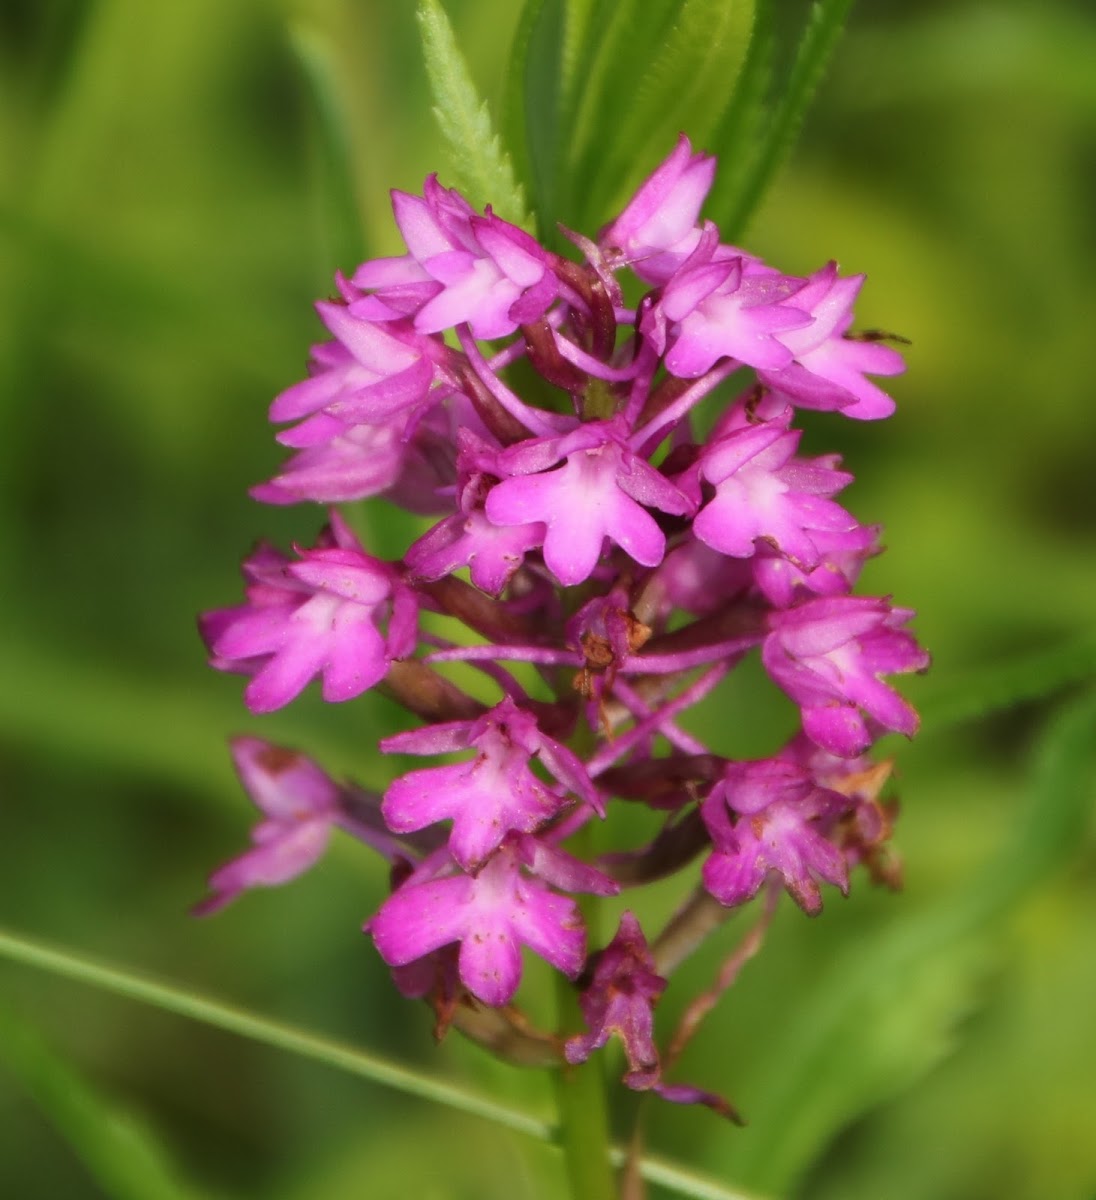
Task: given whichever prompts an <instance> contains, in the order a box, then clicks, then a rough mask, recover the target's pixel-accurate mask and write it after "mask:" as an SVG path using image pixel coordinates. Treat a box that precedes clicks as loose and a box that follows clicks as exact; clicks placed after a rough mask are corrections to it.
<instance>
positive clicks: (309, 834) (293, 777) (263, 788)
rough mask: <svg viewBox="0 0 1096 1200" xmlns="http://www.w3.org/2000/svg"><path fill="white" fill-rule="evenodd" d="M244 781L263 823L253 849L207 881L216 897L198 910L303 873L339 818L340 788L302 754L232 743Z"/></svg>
mask: <svg viewBox="0 0 1096 1200" xmlns="http://www.w3.org/2000/svg"><path fill="white" fill-rule="evenodd" d="M230 745H231V748H232V760H233V762H234V763H235V766H236V773H237V774H238V775H239V777H240V782H241V783H242V784H243V785H244V789H245V791H246V792H247V794H248V795H249V796H250V797H251V799H252V800H253V801H254V802H255V805H256V807H257V808H258V809H259V811H260V812H261V813H262V814H263V820H262V821H260V822H259V824H258V825H256V826H255V828H254V829H253V830H252V832H251V840H252V842H253V843H254V846H253V848H252V849H251V850H248V851H246V852H245V853H244V854H241V855H240V856H239V858H234V859H233V860H232V861H231V862H230V863H227V864H226V865H225V866H223V867H221V868H220V869H219V870H217V871H214V873H213V874H212V875H211V876H210V877H209V888H210V891H211V892H212V893H213V894H212V895H211V896H210V897H209V898H208V899H207V900H203V901H202V903H201V904H199V905H198V906H197V907H196V908H195V909H194V912H195V913H196V914H197V915H199V916H205V915H207V914H208V913H212V912H216V911H217V910H218V909H220V908H223V907H224V906H225V905H226V904H228V903H229V902H230V901H232V900H234V899H235V898H236V897H237V896H238V895H239V894H240V892H242V891H243V890H244V889H245V888H250V887H273V886H274V885H276V884H279V883H286V882H287V881H288V880H290V879H295V878H296V877H297V876H298V875H301V874H303V873H304V872H305V871H307V870H308V868H309V867H311V866H312V865H313V864H314V863H316V862H318V861H319V859H320V857H321V856H322V855H323V852H324V850H326V849H327V843H328V840H329V838H330V835H331V830H332V827H333V826H334V825H336V824H337V823H338V822H339V820H340V818H341V816H342V808H341V805H340V789H339V787H338V786H337V785H336V784H335V783H333V782H332V780H331V779H330V778H329V777H328V776H327V775H326V774H324V772H323V771H321V770H320V768H319V767H318V766H316V764H315V763H314V762H312V761H311V760H309V759H307V758H305V757H304V755H303V754H297V753H295V752H294V751H292V750H284V749H282V748H281V747H280V746H274V745H271V744H270V743H269V742H264V741H263V740H262V739H261V738H256V737H237V738H233V739H232V742H231V743H230Z"/></svg>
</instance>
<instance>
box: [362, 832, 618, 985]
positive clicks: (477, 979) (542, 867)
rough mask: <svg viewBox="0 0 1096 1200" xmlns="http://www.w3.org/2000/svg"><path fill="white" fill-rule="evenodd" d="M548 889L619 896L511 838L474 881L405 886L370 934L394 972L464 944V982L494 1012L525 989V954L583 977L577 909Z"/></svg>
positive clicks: (556, 854) (570, 863)
mask: <svg viewBox="0 0 1096 1200" xmlns="http://www.w3.org/2000/svg"><path fill="white" fill-rule="evenodd" d="M548 883H554V884H556V886H561V887H567V888H569V889H570V890H576V891H577V890H581V891H595V892H597V893H599V894H601V895H611V894H612V893H613V892H615V891H616V890H617V889H616V885H615V884H614V883H612V881H611V880H609V879H607V878H606V877H605V876H604V875H601V874H600V872H597V871H595V870H594V869H593V868H592V867H587V866H585V865H584V864H582V863H579V862H577V861H576V860H574V859H571V858H569V856H567V855H564V854H562V852H560V851H558V850H557V851H550V850H549V849H548V848H547V847H545V846H543V845H541V844H540V843H537V842H534V841H533V839H531V838H521V837H515V836H513V835H512V836H511V837H510V838H508V839H507V841H506V842H504V843H503V845H502V846H501V847H500V848H499V849H498V850H497V851H496V852H495V853H494V854H493V855H492V856H491V857H490V858H489V859H488V860H487V862H486V863H485V864H484V865H483V867H482V868H481V869H480V870H479V872H477V873H476V874H475V875H467V874H464V873H463V872H459V873H456V874H450V875H445V876H443V877H441V878H436V879H431V880H427V881H425V882H408V883H405V884H403V886H402V887H400V888H399V889H398V890H397V891H395V892H393V893H392V895H391V896H389V897H388V899H387V900H386V901H385V902H384V904H383V905H381V908H380V911H379V912H378V913H377V915H376V916H375V917H373V918H372V920H371V921H369V922H368V924H367V926H366V928H367V930H368V932H369V933H371V934H372V937H373V942H374V944H375V945H376V947H377V950H378V952H379V953H380V955H381V957H382V958H383V959H384V960H385V962H386V963H388V964H389V966H394V967H402V966H406V965H407V964H408V963H411V962H414V961H415V960H416V959H419V958H422V957H424V956H425V955H428V954H431V953H433V952H434V951H435V950H437V949H439V948H440V947H442V946H447V945H449V944H450V943H452V942H459V943H460V954H459V957H458V967H459V971H460V979H461V982H462V983H463V984H464V986H465V987H466V988H467V989H468V990H469V991H470V992H471V993H472V995H473V996H475V997H476V998H477V999H479V1000H482V1001H483V1003H484V1004H489V1005H492V1006H496V1007H497V1006H498V1005H502V1004H508V1003H509V1002H510V1000H512V999H513V996H514V993H515V992H516V991H517V988H518V984H519V983H520V982H521V947H522V946H528V947H529V948H530V949H531V950H532V951H533V952H534V953H535V954H539V955H540V957H541V958H543V959H545V960H546V961H547V962H549V963H551V964H552V966H554V967H555V968H556V969H557V970H559V971H562V972H563V974H564V975H567V976H568V977H570V978H572V979H574V978H575V977H576V976H577V975H578V973H579V971H581V970H582V964H583V961H584V960H585V956H586V931H585V929H584V927H583V924H582V917H581V914H580V913H579V910H578V906H577V905H576V904H575V902H574V901H573V900H572V899H570V897H568V896H561V895H559V894H558V893H557V892H553V891H551V890H550V889H549V887H548V886H547V884H548Z"/></svg>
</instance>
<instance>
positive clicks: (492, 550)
mask: <svg viewBox="0 0 1096 1200" xmlns="http://www.w3.org/2000/svg"><path fill="white" fill-rule="evenodd" d="M457 446H458V454H457V469H458V471H459V473H460V474H459V481H458V485H457V501H458V505H459V511H458V512H456V513H453V515H452V516H449V517H446V518H445V519H444V520H443V521H440V522H439V523H438V524H437V525H435V526H434V527H433V529H431V530H429V531H428V532H427V533H425V534H423V536H422V537H421V538H419V540H418V541H417V542H415V543H413V544H412V546H411V547H410V548H409V549H408V551H407V554H406V555H404V562H405V563H406V564H407V566H408V569H409V571H410V577H411V578H412V579H428V580H432V579H441V578H442V577H443V576H445V575H450V574H452V572H454V571H456V570H459V569H460V568H461V567H468V568H469V573H470V575H471V577H472V582H473V583H474V584H475V585H476V587H478V588H481V589H482V590H483V591H485V592H489V593H490V594H491V595H492V596H497V595H499V594H500V593H501V592H502V590H503V589H504V588H505V587H506V585H507V583H509V582H510V578H511V576H512V575H513V574H514V572H515V571H516V570H517V569H518V567H520V566H521V564H522V560H523V559H524V557H525V555H526V554H527V553H528V551H530V550H532V549H533V548H534V547H536V546H539V545H540V544H541V543H542V542H543V541H544V534H545V527H544V525H543V524H542V523H541V522H539V521H538V522H532V523H529V524H523V525H496V524H494V523H493V522H492V521H490V520H488V518H487V514H486V512H485V511H484V500H485V498H486V496H487V493H488V491H489V490H490V488H491V486H492V485H493V484H494V483H495V482H497V481H496V479H495V477H494V476H492V475H491V474H490V471H491V468H492V466H493V463H494V456H495V455H497V453H498V449H497V447H495V448H492V447H491V446H489V445H488V444H487V443H486V442H484V441H483V440H482V439H481V438H478V437H476V436H475V435H474V434H473V433H471V432H470V431H469V430H467V429H460V430H458V431H457Z"/></svg>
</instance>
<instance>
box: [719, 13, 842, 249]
mask: <svg viewBox="0 0 1096 1200" xmlns="http://www.w3.org/2000/svg"><path fill="white" fill-rule="evenodd" d="M851 6H852V0H816V3H814V4H813V5H812V7H811V12H810V17H809V19H808V22H807V28H806V30H805V31H804V33H803V37H802V39H801V40H800V43H799V47H798V50H797V51H796V55H795V59H794V61H793V63H792V68H791V72H790V74H789V76H788V80H787V83H786V84H785V85H784V87H783V90H782V93H781V95H780V97H779V99H778V101H777V103H776V105H775V108H774V111H773V113H772V115H771V118H770V121H769V126H768V129H767V130H766V131H765V134H764V137H763V139H762V142H761V146H760V151H759V153H758V154H757V156H756V158H755V160H754V162H753V164H752V166H751V169H750V171H749V172H748V174H747V175H746V177H745V178H744V179H743V180H742V181H741V183H740V185H739V188H738V190H737V194H736V195H735V196H734V197H733V201H732V202H731V203H730V204H729V205H728V206H727V211H726V212H725V213H720V214H719V217H718V220H719V221H720V224H721V227H722V229H723V232H724V235H725V236H727V237H730V238H736V237H738V236H739V234H740V233H741V232H742V230H743V229H744V228H745V226H746V223H747V222H748V220H749V219H750V216H751V215H752V214H753V212H754V209H755V208H756V207H757V205H758V203H759V201H760V200H761V197H762V196H763V195H764V193H765V189H766V188H767V187H768V186H769V184H770V183H771V182H772V180H773V177H774V176H775V175H776V172H777V170H778V169H779V167H780V166H781V164H782V163H783V161H784V159H785V158H786V157H787V155H788V152H789V151H790V150H791V147H792V145H793V144H794V142H795V138H796V135H797V134H798V133H799V127H800V126H801V125H802V123H803V118H804V116H805V115H806V112H807V108H808V106H809V105H810V102H811V100H812V99H813V97H814V93H815V91H816V90H817V88H818V85H819V83H821V81H822V76H823V75H824V73H825V70H826V66H827V64H828V63H829V59H830V56H831V55H832V53H833V50H834V47H835V46H836V45H837V40H838V38H839V36H840V34H841V31H842V29H843V28H844V24H845V19H846V17H847V16H848V13H849V9H850V8H851ZM713 219H716V218H713Z"/></svg>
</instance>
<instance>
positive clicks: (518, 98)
mask: <svg viewBox="0 0 1096 1200" xmlns="http://www.w3.org/2000/svg"><path fill="white" fill-rule="evenodd" d="M563 2H564V0H529V2H528V3H527V4H526V5H525V8H524V9H523V10H522V14H521V18H520V19H519V21H518V27H517V30H516V32H515V34H514V43H513V46H512V47H511V51H510V67H509V72H508V76H507V83H506V101H505V104H504V110H503V121H504V125H503V128H504V130H505V132H506V137H507V141H508V143H509V145H510V146H512V147H513V150H514V157H515V161H516V162H517V164H518V170H519V174H520V176H521V179H522V181H523V182H524V184H525V185H526V187H527V188H528V190H529V193H530V195H531V196H532V199H533V214H534V217H535V219H536V223H537V236H538V237H539V238H540V239H541V240H542V241H547V240H551V238H552V234H553V230H552V229H551V228H550V227H548V224H547V215H548V214H549V213H552V212H554V211H555V208H556V201H555V189H556V186H557V184H558V181H559V163H558V155H559V135H560V110H561V106H562V87H563V41H564V21H565V14H564V10H563Z"/></svg>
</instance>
